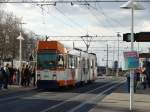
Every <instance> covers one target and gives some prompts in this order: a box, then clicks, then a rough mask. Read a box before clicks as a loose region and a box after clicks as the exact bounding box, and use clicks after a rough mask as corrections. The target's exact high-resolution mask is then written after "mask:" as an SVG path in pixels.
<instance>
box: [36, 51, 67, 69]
mask: <svg viewBox="0 0 150 112" xmlns="http://www.w3.org/2000/svg"><path fill="white" fill-rule="evenodd" d="M63 66H64V57H63V55H61V54H57V53H38V55H37V67H38V68H42V69H52V68H58V67H63Z"/></svg>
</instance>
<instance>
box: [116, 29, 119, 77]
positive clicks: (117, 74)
mask: <svg viewBox="0 0 150 112" xmlns="http://www.w3.org/2000/svg"><path fill="white" fill-rule="evenodd" d="M117 36H118V67H117V73H116V77H118V76H119V32H118V34H117Z"/></svg>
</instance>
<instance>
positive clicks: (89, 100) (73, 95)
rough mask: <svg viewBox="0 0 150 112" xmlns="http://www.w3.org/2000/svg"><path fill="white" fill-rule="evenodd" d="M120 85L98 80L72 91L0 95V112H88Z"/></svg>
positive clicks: (118, 81) (119, 82)
mask: <svg viewBox="0 0 150 112" xmlns="http://www.w3.org/2000/svg"><path fill="white" fill-rule="evenodd" d="M120 84H122V81H121V80H113V81H112V80H103V79H99V80H97V81H96V82H94V83H92V84H87V85H84V86H81V87H77V88H73V89H57V90H35V89H33V90H28V91H18V92H14V93H10V94H3V95H0V112H88V111H89V110H90V109H92V108H93V107H94V106H95V105H96V104H97V103H98V102H100V101H101V100H102V99H103V98H104V97H105V96H106V95H108V94H110V93H111V92H112V91H113V90H114V89H115V88H117V87H118V86H119V85H120Z"/></svg>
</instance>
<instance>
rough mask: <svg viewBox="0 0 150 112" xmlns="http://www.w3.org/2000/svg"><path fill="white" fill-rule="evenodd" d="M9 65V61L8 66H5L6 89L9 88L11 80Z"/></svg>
mask: <svg viewBox="0 0 150 112" xmlns="http://www.w3.org/2000/svg"><path fill="white" fill-rule="evenodd" d="M8 67H9V64H8V63H7V64H6V66H5V67H4V89H8V82H9V76H10V72H9V69H8Z"/></svg>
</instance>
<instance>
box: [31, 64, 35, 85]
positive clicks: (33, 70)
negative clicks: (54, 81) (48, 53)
mask: <svg viewBox="0 0 150 112" xmlns="http://www.w3.org/2000/svg"><path fill="white" fill-rule="evenodd" d="M32 79H33V86H35V85H36V84H35V67H33V68H32Z"/></svg>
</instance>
